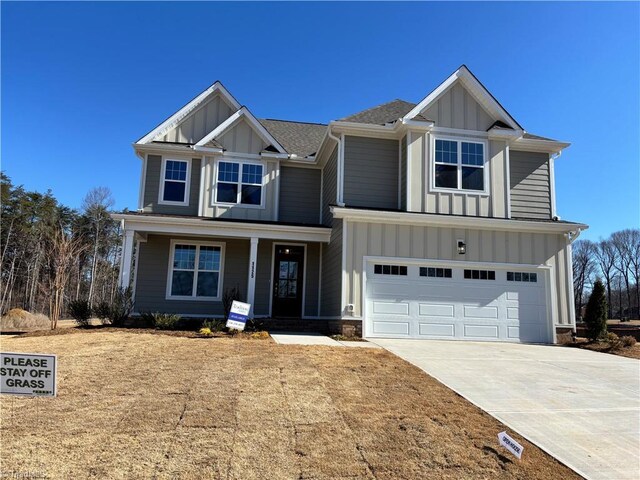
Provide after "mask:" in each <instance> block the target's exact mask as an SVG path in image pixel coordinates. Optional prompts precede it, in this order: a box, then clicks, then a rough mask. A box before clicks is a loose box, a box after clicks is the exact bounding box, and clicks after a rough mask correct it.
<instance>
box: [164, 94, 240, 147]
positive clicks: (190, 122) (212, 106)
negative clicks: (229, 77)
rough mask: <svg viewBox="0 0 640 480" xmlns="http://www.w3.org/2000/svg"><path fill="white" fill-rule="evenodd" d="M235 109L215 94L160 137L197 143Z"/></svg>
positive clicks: (169, 140)
mask: <svg viewBox="0 0 640 480" xmlns="http://www.w3.org/2000/svg"><path fill="white" fill-rule="evenodd" d="M233 112H234V110H233V109H232V108H231V106H230V105H228V104H227V102H226V101H225V100H224V99H223V98H222V97H221V96H220V95H215V96H214V97H213V98H211V99H210V100H208V101H207V102H205V103H204V104H203V105H202V106H200V108H198V109H197V110H195V111H194V112H191V114H189V115H188V116H187V117H186V118H185V119H184V120H182V121H181V122H180V124H178V125H177V126H176V127H174V128H172V129H171V130H169V131H168V132H167V133H166V134H164V135H162V136H161V137H160V138H154V140H159V141H162V142H179V143H197V142H198V141H200V140H201V139H202V138H204V136H205V135H207V134H208V133H209V132H211V131H212V130H213V129H215V128H216V127H217V126H218V125H220V124H221V123H222V122H224V121H225V120H226V119H227V118H229V117H230V116H231V114H232V113H233Z"/></svg>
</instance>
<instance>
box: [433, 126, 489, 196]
mask: <svg viewBox="0 0 640 480" xmlns="http://www.w3.org/2000/svg"><path fill="white" fill-rule="evenodd" d="M484 163H485V144H484V143H479V142H469V141H462V140H444V139H440V138H436V139H435V148H434V187H435V188H444V189H451V190H463V191H476V192H484V191H485V180H484Z"/></svg>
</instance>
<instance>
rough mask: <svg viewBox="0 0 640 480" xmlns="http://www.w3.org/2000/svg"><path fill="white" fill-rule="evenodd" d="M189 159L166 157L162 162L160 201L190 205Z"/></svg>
mask: <svg viewBox="0 0 640 480" xmlns="http://www.w3.org/2000/svg"><path fill="white" fill-rule="evenodd" d="M190 170H191V162H190V161H189V160H173V159H165V160H164V162H162V173H161V179H162V181H161V182H160V199H159V201H158V203H164V204H169V205H189V175H190Z"/></svg>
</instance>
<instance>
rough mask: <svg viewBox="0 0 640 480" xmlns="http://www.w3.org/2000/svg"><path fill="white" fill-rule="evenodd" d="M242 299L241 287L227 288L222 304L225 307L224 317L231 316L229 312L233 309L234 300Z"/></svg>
mask: <svg viewBox="0 0 640 480" xmlns="http://www.w3.org/2000/svg"><path fill="white" fill-rule="evenodd" d="M234 300H237V301H238V302H240V301H242V300H241V298H240V288H239V287H237V286H235V287H233V288H227V289H226V290H225V291H224V293H223V294H222V306H223V307H224V318H229V312H230V311H231V304H233V301H234Z"/></svg>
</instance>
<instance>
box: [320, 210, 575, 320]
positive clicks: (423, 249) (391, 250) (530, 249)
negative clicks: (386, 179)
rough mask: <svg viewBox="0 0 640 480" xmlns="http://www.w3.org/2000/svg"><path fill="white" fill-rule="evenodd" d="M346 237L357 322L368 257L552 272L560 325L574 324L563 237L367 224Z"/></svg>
mask: <svg viewBox="0 0 640 480" xmlns="http://www.w3.org/2000/svg"><path fill="white" fill-rule="evenodd" d="M346 234H347V239H348V243H347V255H346V271H347V283H346V285H345V286H344V288H345V291H346V295H347V297H346V302H347V303H352V304H353V305H354V307H355V312H354V313H355V316H360V315H362V296H363V290H362V281H363V279H362V272H363V268H364V266H363V257H365V256H389V257H401V258H414V259H435V260H455V261H460V260H464V261H470V262H490V263H517V264H532V265H547V266H550V267H552V278H551V282H552V283H553V285H554V287H555V289H556V292H557V305H556V310H555V312H554V316H555V318H556V323H558V324H563V325H568V324H569V322H570V318H571V317H570V308H571V306H570V303H571V302H570V300H569V296H568V292H567V275H568V274H570V272H567V270H566V258H565V254H566V253H565V252H566V250H565V247H566V243H565V239H564V237H563V235H556V234H540V233H526V232H501V231H493V230H478V229H453V228H439V227H423V226H402V225H394V224H380V223H362V222H348V223H347V232H346ZM458 238H462V239H464V240H465V242H466V243H467V254H466V255H464V256H463V255H459V254H458V253H457V251H456V250H455V245H454V244H455V241H456V239H458ZM323 275H324V272H323ZM323 291H324V281H323ZM323 300H324V294H323Z"/></svg>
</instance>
